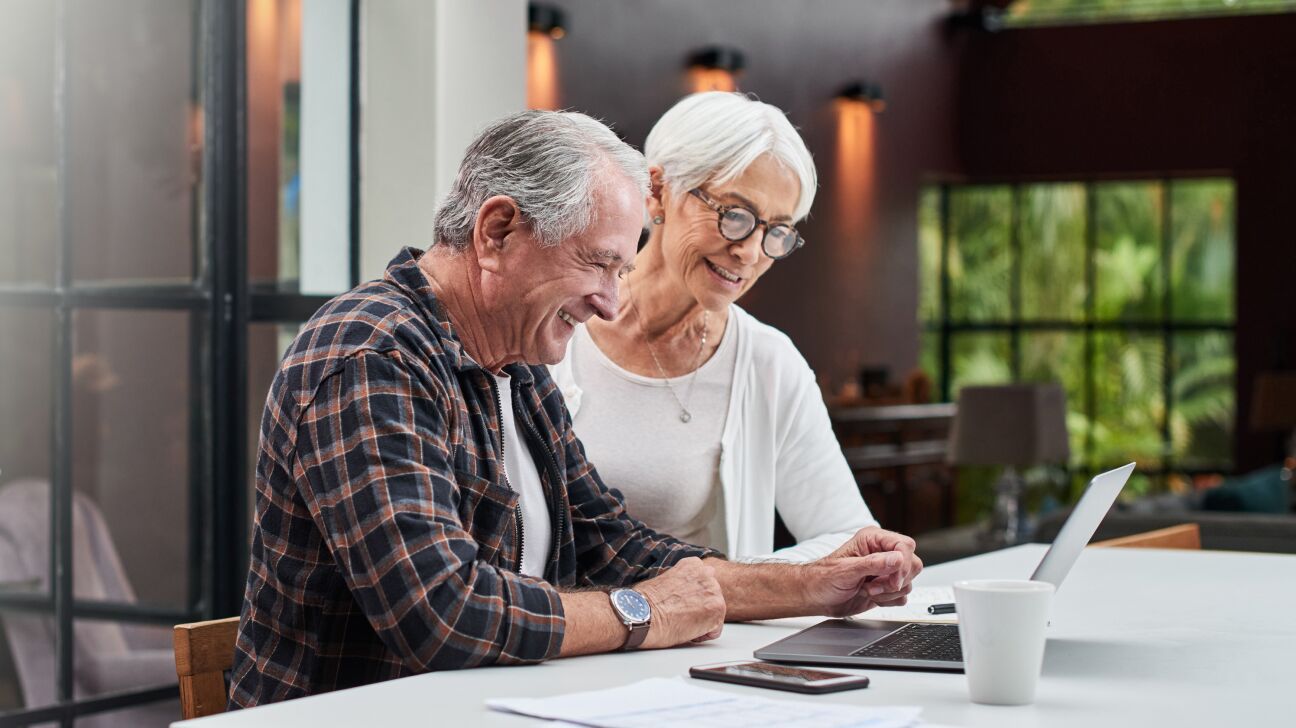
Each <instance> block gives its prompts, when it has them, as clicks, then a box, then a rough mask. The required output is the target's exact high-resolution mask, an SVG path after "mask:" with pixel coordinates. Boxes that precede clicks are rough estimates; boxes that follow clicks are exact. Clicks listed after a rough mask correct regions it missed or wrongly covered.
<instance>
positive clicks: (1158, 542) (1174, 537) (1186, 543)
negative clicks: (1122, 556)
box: [1089, 523, 1201, 551]
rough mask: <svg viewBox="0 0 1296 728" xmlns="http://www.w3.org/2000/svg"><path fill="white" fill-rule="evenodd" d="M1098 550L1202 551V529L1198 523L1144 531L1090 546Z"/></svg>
mask: <svg viewBox="0 0 1296 728" xmlns="http://www.w3.org/2000/svg"><path fill="white" fill-rule="evenodd" d="M1089 545H1090V546H1095V547H1098V548H1107V547H1112V546H1115V547H1119V548H1145V549H1195V550H1198V551H1200V550H1201V528H1200V527H1198V525H1197V524H1196V523H1185V524H1182V525H1179V526H1171V527H1169V528H1158V529H1157V530H1155V531H1144V532H1143V533H1136V534H1133V535H1130V536H1122V537H1120V538H1109V539H1107V540H1106V541H1096V542H1094V543H1091V544H1089Z"/></svg>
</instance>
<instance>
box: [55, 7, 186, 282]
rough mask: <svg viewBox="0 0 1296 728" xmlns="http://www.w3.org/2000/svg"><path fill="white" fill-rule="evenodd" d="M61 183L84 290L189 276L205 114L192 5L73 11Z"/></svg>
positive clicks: (74, 257)
mask: <svg viewBox="0 0 1296 728" xmlns="http://www.w3.org/2000/svg"><path fill="white" fill-rule="evenodd" d="M70 5H71V7H69V9H68V12H67V22H68V53H69V59H68V66H69V68H70V69H72V72H71V73H69V74H68V100H67V103H68V107H67V116H68V121H69V135H70V139H69V144H70V149H69V159H70V160H71V162H70V165H71V169H70V174H69V178H68V180H67V185H68V189H67V194H68V199H67V200H65V204H66V205H67V206H68V210H69V215H70V225H71V228H72V229H71V231H70V232H71V235H72V245H73V255H72V264H73V265H72V274H73V276H74V278H75V279H76V280H80V281H106V280H112V281H115V282H123V281H133V282H147V283H157V282H185V281H189V280H191V279H192V278H193V276H194V266H195V253H194V251H195V241H196V235H195V229H196V227H197V224H198V219H199V216H198V214H197V209H198V206H197V199H196V189H197V186H196V183H197V180H198V178H199V176H200V174H201V169H200V162H201V139H200V133H201V123H200V121H199V119H200V115H201V111H200V110H199V109H198V106H197V103H196V99H195V96H194V89H195V88H196V86H197V78H198V73H197V68H196V67H195V58H196V56H197V53H196V51H197V48H196V43H195V38H194V27H195V22H194V21H195V16H196V12H197V11H196V5H195V3H194V2H173V1H172V0H132V2H129V3H100V2H93V1H92V0H78V1H75V2H72V3H70Z"/></svg>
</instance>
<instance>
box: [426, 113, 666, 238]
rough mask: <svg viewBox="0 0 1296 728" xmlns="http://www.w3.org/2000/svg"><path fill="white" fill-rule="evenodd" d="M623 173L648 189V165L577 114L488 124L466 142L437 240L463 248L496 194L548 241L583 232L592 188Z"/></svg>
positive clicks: (522, 116)
mask: <svg viewBox="0 0 1296 728" xmlns="http://www.w3.org/2000/svg"><path fill="white" fill-rule="evenodd" d="M609 172H616V173H619V174H620V175H621V176H622V177H624V178H626V179H628V180H629V181H631V182H632V183H634V185H635V188H636V189H637V190H638V191H639V192H640V193H641V195H642V196H643V197H646V196H647V194H648V165H647V163H646V162H645V161H644V157H643V155H642V154H640V153H639V152H638V151H636V150H635V149H634V148H633V147H631V146H630V145H629V144H626V143H625V142H623V141H621V140H620V139H619V138H617V135H616V134H614V133H613V132H612V130H611V129H609V128H607V126H605V125H603V124H602V123H601V122H599V121H597V120H595V119H591V118H590V117H588V116H586V115H584V114H578V113H575V112H571V111H523V112H521V113H517V114H513V115H511V116H506V117H504V118H503V119H500V120H499V121H496V122H494V123H493V124H491V125H490V126H489V127H487V128H486V130H485V131H483V132H482V133H481V134H480V135H478V137H477V138H476V139H475V140H473V143H472V144H470V145H469V146H468V151H467V152H465V154H464V159H463V162H461V163H460V164H459V174H458V176H456V177H455V181H454V184H453V185H452V186H451V187H450V192H449V193H448V194H447V195H446V198H445V200H443V201H442V202H441V206H440V207H439V208H437V212H436V221H435V223H434V228H433V229H434V233H435V236H436V240H435V241H434V244H438V245H448V246H450V247H451V248H454V249H456V250H464V249H465V248H467V247H468V245H469V244H470V243H471V241H472V231H473V226H474V225H475V224H476V222H477V212H478V210H480V209H481V206H482V204H483V203H484V202H486V200H488V199H490V198H491V197H494V196H496V195H505V196H507V197H510V198H512V199H513V201H514V202H516V203H517V205H518V208H519V209H521V211H522V214H523V216H524V217H525V218H526V219H527V220H528V221H529V222H530V223H531V225H532V230H533V231H534V232H535V234H536V236H537V237H538V238H539V240H540V244H541V245H544V246H551V245H557V244H558V243H560V242H562V241H563V240H565V239H567V238H569V237H571V236H573V235H579V234H580V233H581V232H584V230H585V229H586V228H588V227H589V226H590V224H591V223H592V222H593V221H594V197H595V195H594V193H595V191H596V190H597V189H599V187H600V186H602V185H606V184H608V183H609V182H610V181H611V180H612V179H613V178H611V177H610V176H609Z"/></svg>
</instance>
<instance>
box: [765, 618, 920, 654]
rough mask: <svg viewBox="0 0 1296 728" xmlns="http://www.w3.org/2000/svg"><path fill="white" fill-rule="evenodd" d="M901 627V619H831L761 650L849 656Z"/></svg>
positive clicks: (902, 624)
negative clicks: (897, 620)
mask: <svg viewBox="0 0 1296 728" xmlns="http://www.w3.org/2000/svg"><path fill="white" fill-rule="evenodd" d="M903 626H904V623H903V622H880V621H877V620H872V619H857V620H850V621H847V620H844V619H830V620H827V621H825V622H820V623H819V624H816V625H815V626H813V627H810V628H808V629H804V630H801V631H800V632H797V633H796V634H794V635H792V636H791V637H787V638H784V639H782V640H779V641H778V642H775V643H774V644H772V645H769V646H768V647H764V648H762V649H761V650H760V651H761V652H766V651H769V652H793V651H795V652H802V651H805V652H809V653H811V654H818V655H824V656H829V655H849V654H850V653H852V652H854V651H855V650H858V649H859V648H861V647H863V646H864V645H867V644H869V643H870V642H873V641H874V640H878V639H881V638H882V637H883V636H885V635H887V634H890V633H891V632H894V631H896V630H897V629H899V628H901V627H903Z"/></svg>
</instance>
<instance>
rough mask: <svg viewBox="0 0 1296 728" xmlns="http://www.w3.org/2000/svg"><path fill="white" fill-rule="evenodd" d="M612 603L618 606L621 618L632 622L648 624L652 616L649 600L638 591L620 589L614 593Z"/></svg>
mask: <svg viewBox="0 0 1296 728" xmlns="http://www.w3.org/2000/svg"><path fill="white" fill-rule="evenodd" d="M612 603H613V604H615V605H616V608H617V611H618V612H620V613H621V616H622V617H623V618H625V619H628V620H630V621H631V622H646V621H648V618H649V617H651V616H652V610H651V609H649V607H648V600H647V599H645V598H644V597H643V595H642V594H640V593H639V592H637V591H634V590H631V589H620V590H617V591H615V592H612Z"/></svg>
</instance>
